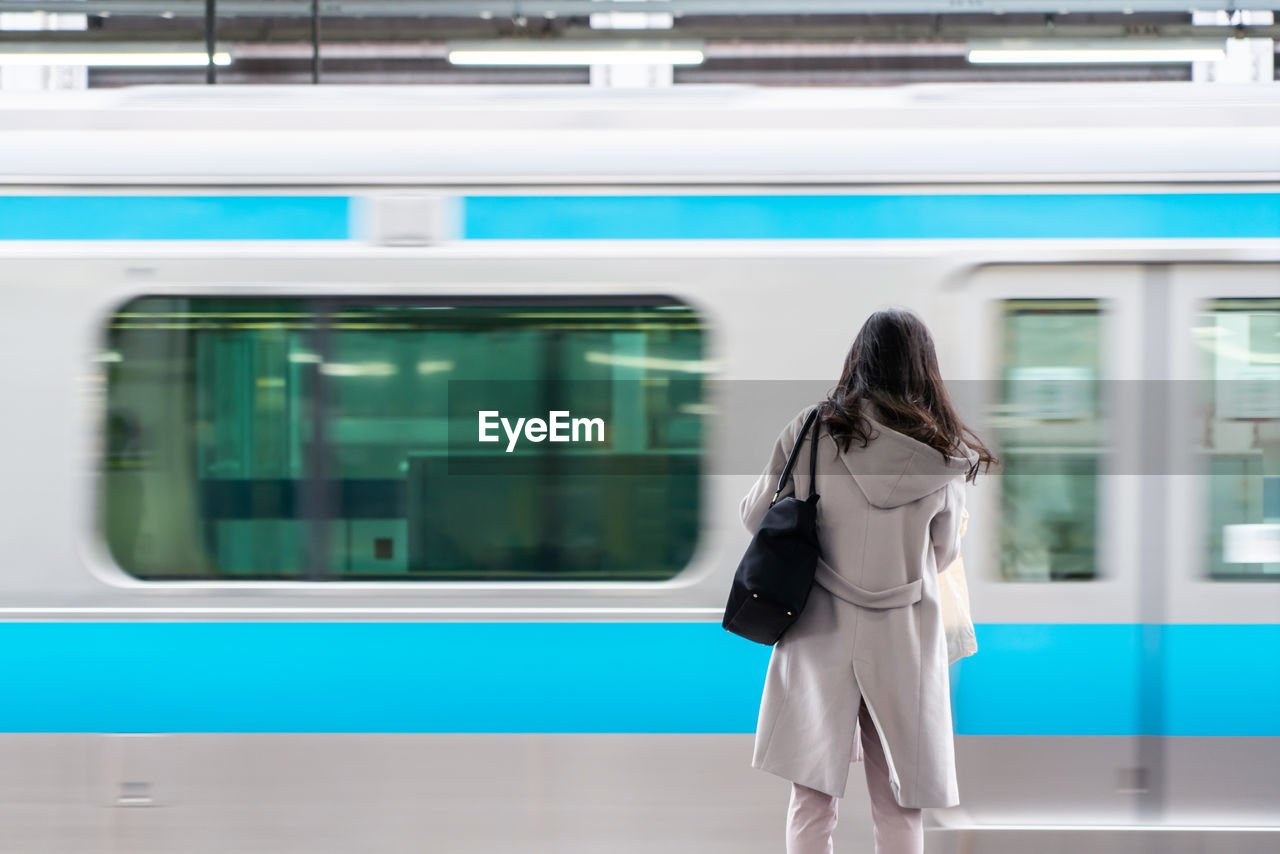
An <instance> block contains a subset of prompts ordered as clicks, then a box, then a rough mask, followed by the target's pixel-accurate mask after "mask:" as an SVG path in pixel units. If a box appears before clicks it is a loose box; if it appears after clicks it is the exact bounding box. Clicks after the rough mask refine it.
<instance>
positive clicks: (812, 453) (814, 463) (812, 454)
mask: <svg viewBox="0 0 1280 854" xmlns="http://www.w3.org/2000/svg"><path fill="white" fill-rule="evenodd" d="M817 421H818V407H816V406H815V407H814V408H813V409H812V410H811V411H810V412H809V415H808V417H807V418H805V419H804V426H803V427H801V428H800V432H799V433H798V434H797V435H796V443H795V444H794V445H792V446H791V453H789V454H787V464H786V465H785V466H783V468H782V476H781V477H779V478H778V488H777V489H775V490H774V491H773V498H771V499H769V506H770V507H772V506H773V505H774V504H775V503H777V501H778V496H779V495H781V494H782V488H783V487H784V486H786V485H787V478H789V477H791V470H792V469H793V468H795V465H796V452H798V451H799V450H800V445H801V444H802V443H803V442H804V436H805V434H806V433H808V432H809V427H810V426H812V427H813V442H812V444H811V445H810V448H809V497H810V498H812V497H813V487H814V480H815V475H816V473H817V470H818V424H817Z"/></svg>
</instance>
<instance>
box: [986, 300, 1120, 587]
mask: <svg viewBox="0 0 1280 854" xmlns="http://www.w3.org/2000/svg"><path fill="white" fill-rule="evenodd" d="M1101 316H1102V315H1101V304H1100V303H1099V302H1098V301H1096V300H1006V301H1004V302H1003V303H1002V321H1003V322H1002V324H1001V333H1002V350H1001V357H1002V361H1001V366H1002V373H1001V378H1000V384H999V385H1000V394H999V401H998V404H997V405H996V407H995V411H994V412H992V413H991V418H990V421H989V423H991V424H992V425H993V426H994V427H995V428H996V429H995V436H996V440H997V444H998V445H999V455H1000V457H1001V459H1002V461H1003V467H1002V477H1000V478H999V483H1000V493H1001V497H1000V505H1001V508H1000V509H1001V529H1000V569H1001V575H1002V577H1003V578H1005V579H1008V580H1016V581H1037V580H1038V581H1067V580H1078V579H1091V578H1094V577H1096V576H1097V574H1098V569H1097V541H1098V537H1097V529H1098V524H1097V515H1098V474H1099V469H1100V465H1101V462H1102V456H1103V453H1104V451H1103V441H1104V435H1105V434H1104V427H1105V422H1104V417H1105V416H1104V412H1103V406H1102V395H1101V383H1100V378H1099V365H1100V362H1101V337H1100V336H1101Z"/></svg>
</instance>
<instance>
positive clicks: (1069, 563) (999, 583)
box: [939, 264, 1151, 828]
mask: <svg viewBox="0 0 1280 854" xmlns="http://www.w3.org/2000/svg"><path fill="white" fill-rule="evenodd" d="M1145 287H1146V276H1145V272H1144V270H1143V268H1142V267H1141V266H1138V265H1082V264H1081V265H1070V264H1057V265H1016V266H1005V265H1000V266H989V267H983V268H979V269H977V270H976V271H973V272H972V273H971V274H969V275H967V276H965V277H963V279H962V280H961V281H960V282H958V284H957V286H956V287H955V288H952V289H949V290H948V295H947V296H946V297H944V299H945V300H946V301H947V302H948V306H947V308H948V309H949V310H948V311H946V312H945V314H946V316H948V317H952V318H953V319H955V320H957V321H961V322H958V323H956V324H954V325H951V326H949V327H948V332H947V338H946V339H945V340H941V341H940V348H941V350H942V353H941V356H942V360H943V364H944V365H948V366H949V369H950V370H955V368H954V367H952V366H962V367H961V368H960V370H959V371H958V372H957V373H955V374H953V375H951V376H949V377H948V381H949V385H950V386H951V387H952V388H953V390H954V392H955V394H956V397H957V402H958V404H959V405H960V406H961V407H962V409H963V410H964V412H965V417H966V418H967V420H969V423H970V424H972V425H974V426H975V427H976V428H977V429H979V430H980V431H981V432H982V434H983V438H984V439H987V440H989V442H990V444H991V446H992V450H993V451H995V453H996V454H997V456H998V457H999V458H1000V459H1001V460H1002V466H1001V467H1000V469H999V470H998V473H997V474H995V475H993V476H990V477H987V478H986V479H985V480H984V479H983V478H982V477H981V476H980V477H979V480H978V484H977V486H976V488H975V489H973V490H972V491H971V492H970V496H969V497H970V503H969V507H970V512H971V518H970V522H969V526H968V533H967V535H966V537H965V541H964V542H963V554H964V557H965V562H966V566H967V572H968V579H969V585H970V591H971V595H972V601H973V608H974V619H975V622H976V623H977V627H978V645H979V651H978V654H977V655H976V656H974V657H973V658H971V659H967V660H965V661H963V662H962V663H960V664H959V665H957V666H956V667H954V668H953V671H952V691H953V713H954V716H955V724H956V733H957V740H956V744H957V765H958V772H959V776H960V791H961V799H962V806H961V808H960V809H959V810H958V811H953V812H952V813H950V814H941V815H940V816H939V818H940V820H942V821H943V822H944V823H952V824H954V825H956V826H971V827H983V826H987V827H991V826H999V827H1003V828H1017V827H1034V826H1044V825H1054V826H1062V825H1072V826H1076V825H1080V826H1097V825H1117V824H1131V823H1134V822H1135V821H1137V820H1138V818H1139V816H1140V815H1141V814H1142V813H1143V811H1144V809H1145V799H1146V798H1147V797H1148V796H1149V791H1150V773H1151V772H1150V770H1149V767H1148V762H1149V757H1148V756H1147V755H1146V754H1147V752H1148V748H1147V747H1146V745H1145V744H1144V739H1143V738H1142V737H1141V735H1142V733H1143V732H1144V728H1143V719H1144V715H1146V714H1147V713H1148V709H1147V708H1146V707H1145V704H1144V701H1143V693H1142V691H1143V689H1142V686H1143V685H1144V682H1145V681H1146V680H1149V679H1150V677H1151V673H1150V668H1151V663H1150V662H1146V661H1144V658H1143V643H1144V635H1143V631H1142V624H1143V623H1144V622H1148V621H1150V619H1149V618H1150V615H1147V616H1146V617H1145V618H1144V615H1143V613H1142V610H1143V596H1142V595H1141V594H1142V585H1143V579H1142V578H1141V573H1140V566H1141V551H1142V550H1141V548H1140V530H1141V525H1142V523H1143V522H1142V518H1141V511H1140V507H1141V501H1142V500H1143V498H1144V496H1143V489H1144V485H1143V483H1142V482H1141V479H1140V478H1137V477H1134V476H1133V475H1134V474H1135V472H1134V470H1133V467H1132V464H1131V460H1132V458H1133V456H1134V455H1135V454H1137V453H1138V452H1139V451H1140V447H1139V444H1138V435H1137V433H1136V431H1135V426H1136V423H1137V417H1138V414H1139V412H1140V409H1141V406H1140V402H1139V401H1137V400H1135V399H1134V398H1133V397H1132V395H1133V394H1134V393H1135V392H1136V391H1139V390H1140V389H1139V388H1138V386H1139V383H1138V382H1137V380H1138V379H1139V378H1140V377H1141V376H1142V371H1143V367H1144V361H1145V360H1146V359H1147V358H1148V354H1146V353H1144V351H1143V333H1144V329H1143V325H1144V321H1143V311H1142V305H1143V295H1144V289H1145Z"/></svg>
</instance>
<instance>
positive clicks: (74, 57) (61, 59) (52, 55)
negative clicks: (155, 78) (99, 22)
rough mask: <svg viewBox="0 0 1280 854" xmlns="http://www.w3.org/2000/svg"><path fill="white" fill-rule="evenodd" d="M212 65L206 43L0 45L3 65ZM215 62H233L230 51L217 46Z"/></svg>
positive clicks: (47, 43) (222, 63)
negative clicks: (205, 46)
mask: <svg viewBox="0 0 1280 854" xmlns="http://www.w3.org/2000/svg"><path fill="white" fill-rule="evenodd" d="M208 64H209V54H208V52H207V51H206V50H205V48H204V45H192V44H151V45H147V46H142V45H136V44H128V45H125V44H86V43H84V42H81V43H80V44H74V43H65V42H64V43H50V42H44V43H38V42H30V43H23V44H7V45H3V46H0V65H94V66H133V67H141V66H169V67H172V66H199V67H203V66H206V65H208ZM213 64H214V65H230V64H231V53H230V52H229V51H227V50H225V49H215V50H214V53H213Z"/></svg>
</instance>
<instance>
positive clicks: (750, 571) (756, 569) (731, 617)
mask: <svg viewBox="0 0 1280 854" xmlns="http://www.w3.org/2000/svg"><path fill="white" fill-rule="evenodd" d="M817 416H818V409H817V407H815V408H814V410H813V411H812V412H810V413H809V417H808V418H806V419H805V421H804V426H803V427H801V428H800V433H799V435H797V436H796V443H795V445H794V446H793V447H792V448H791V453H790V454H789V455H788V456H787V464H786V466H785V467H784V468H783V469H782V476H781V477H780V478H778V488H777V490H775V491H774V493H773V500H771V501H770V502H769V510H768V511H767V512H766V513H765V514H764V518H763V519H761V520H760V527H759V528H757V529H756V533H755V536H753V537H752V538H751V545H749V546H747V551H746V553H745V554H744V555H743V556H742V560H741V561H740V562H739V563H738V569H737V571H736V572H735V573H734V574H733V587H732V588H730V590H729V604H728V605H727V606H726V607H725V609H724V621H723V622H722V623H721V625H723V626H724V627H725V628H726V629H728V630H729V631H731V632H733V633H734V634H736V635H742V636H743V637H744V638H746V639H747V640H752V641H755V642H756V643H762V644H767V645H770V646H772V645H773V644H775V643H777V642H778V638H780V637H782V633H783V632H785V631H786V630H787V629H788V628H790V627H791V624H792V623H794V622H795V621H796V618H798V617H799V616H800V612H801V611H803V610H804V605H805V602H807V601H808V600H809V589H810V588H811V587H813V573H814V570H815V569H817V566H818V554H819V548H818V493H817V491H816V489H815V486H816V475H817V464H818V417H817ZM811 426H812V428H813V435H812V437H811V441H810V447H809V497H808V498H806V499H804V500H803V501H801V500H800V499H799V498H798V497H796V496H791V495H788V496H787V497H786V498H784V499H782V500H781V501H779V500H778V494H779V493H781V492H782V490H783V487H785V486H786V485H787V478H789V477H791V469H792V468H793V467H794V466H795V462H796V454H797V452H799V450H800V446H801V445H802V444H803V443H804V437H805V434H806V433H808V432H809V428H810V427H811Z"/></svg>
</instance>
